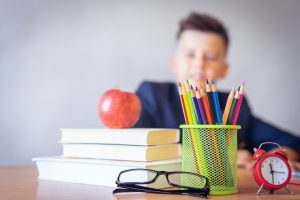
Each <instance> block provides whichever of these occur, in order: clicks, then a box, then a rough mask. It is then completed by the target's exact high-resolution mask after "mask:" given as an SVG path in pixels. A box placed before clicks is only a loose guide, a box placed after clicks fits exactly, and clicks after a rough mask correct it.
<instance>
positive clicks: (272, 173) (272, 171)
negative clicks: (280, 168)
mask: <svg viewBox="0 0 300 200" xmlns="http://www.w3.org/2000/svg"><path fill="white" fill-rule="evenodd" d="M269 165H270V168H271V171H270V173H271V175H272V183H273V184H274V170H273V167H272V164H271V163H269Z"/></svg>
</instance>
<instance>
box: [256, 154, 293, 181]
mask: <svg viewBox="0 0 300 200" xmlns="http://www.w3.org/2000/svg"><path fill="white" fill-rule="evenodd" d="M261 173H262V175H263V177H264V179H265V180H266V181H268V182H269V183H270V184H272V185H280V184H282V183H284V182H285V181H286V180H287V178H288V175H289V174H288V173H289V171H288V167H287V165H286V164H285V163H284V162H283V161H282V160H281V159H280V158H277V157H273V156H272V157H268V158H266V159H265V160H264V161H263V162H262V164H261Z"/></svg>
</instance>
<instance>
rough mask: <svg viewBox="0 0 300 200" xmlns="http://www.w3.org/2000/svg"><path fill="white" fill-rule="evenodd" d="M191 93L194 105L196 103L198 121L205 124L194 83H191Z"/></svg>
mask: <svg viewBox="0 0 300 200" xmlns="http://www.w3.org/2000/svg"><path fill="white" fill-rule="evenodd" d="M191 95H192V99H193V105H194V110H195V114H196V119H197V122H198V124H203V120H202V119H201V113H200V110H199V105H198V101H197V98H196V95H195V91H194V89H193V86H192V85H191Z"/></svg>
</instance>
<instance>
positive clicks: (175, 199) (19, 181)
mask: <svg viewBox="0 0 300 200" xmlns="http://www.w3.org/2000/svg"><path fill="white" fill-rule="evenodd" d="M238 187H239V193H238V194H236V195H227V196H209V199H230V200H237V199H243V200H247V199H300V186H297V185H289V188H290V189H291V190H292V191H293V192H294V193H295V194H294V195H289V194H287V192H286V191H285V190H281V191H276V192H275V194H273V195H270V194H267V193H263V194H262V195H258V196H257V195H255V193H256V191H257V188H258V187H257V185H256V183H255V182H254V180H253V179H252V173H251V171H249V170H246V169H239V170H238ZM112 190H113V188H109V187H100V186H91V185H83V184H71V183H63V182H55V181H45V180H38V179H37V169H36V168H35V167H14V168H0V200H10V199H14V200H18V199H22V200H25V199H26V200H27V199H47V200H51V199H55V200H60V199H63V200H68V199H70V200H76V199H80V200H85V199H87V200H93V199H97V200H109V199H114V200H144V199H145V200H146V199H155V200H160V199H166V200H180V199H185V200H187V199H200V198H197V197H189V196H185V195H161V194H146V193H135V194H120V195H115V196H113V195H112Z"/></svg>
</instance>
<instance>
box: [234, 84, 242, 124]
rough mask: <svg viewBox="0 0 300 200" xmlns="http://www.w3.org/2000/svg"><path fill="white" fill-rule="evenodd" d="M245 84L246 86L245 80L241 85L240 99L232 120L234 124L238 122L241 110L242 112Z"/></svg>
mask: <svg viewBox="0 0 300 200" xmlns="http://www.w3.org/2000/svg"><path fill="white" fill-rule="evenodd" d="M244 86H245V82H243V84H242V85H241V87H240V91H239V99H238V102H237V104H236V108H235V111H234V115H233V118H232V122H231V124H232V125H235V124H236V121H237V118H238V116H239V112H240V109H241V105H242V102H243V97H244Z"/></svg>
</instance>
